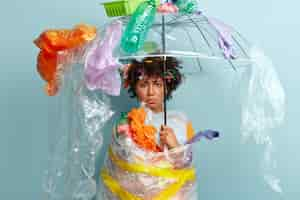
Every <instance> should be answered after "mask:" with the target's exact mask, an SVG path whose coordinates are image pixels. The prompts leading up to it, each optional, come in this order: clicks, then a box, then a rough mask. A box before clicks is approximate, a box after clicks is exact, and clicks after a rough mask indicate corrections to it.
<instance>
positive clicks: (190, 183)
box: [97, 111, 197, 200]
mask: <svg viewBox="0 0 300 200" xmlns="http://www.w3.org/2000/svg"><path fill="white" fill-rule="evenodd" d="M152 115H153V113H151V111H148V112H147V120H146V121H147V124H148V123H149V124H151V125H152V124H160V123H162V122H163V115H162V114H155V116H152ZM149 118H152V119H150V120H149ZM158 118H160V119H158ZM168 121H169V123H168V124H169V126H170V127H172V128H173V129H174V131H175V132H176V135H177V136H178V140H179V141H180V142H181V143H182V142H183V140H184V139H185V138H183V137H181V136H183V135H186V134H188V126H186V127H187V129H186V127H185V124H186V122H185V120H184V117H183V115H182V114H181V113H180V112H170V113H169V114H168ZM187 124H188V123H187ZM176 125H177V126H176ZM181 125H183V126H181ZM158 126H159V125H158ZM117 131H118V130H117V127H115V128H114V129H113V131H112V142H111V144H110V146H109V149H108V152H107V154H106V158H105V161H104V166H103V168H102V170H101V173H100V174H101V175H100V179H101V180H100V184H99V190H98V192H99V193H98V196H97V199H98V200H118V199H121V200H125V199H145V200H167V199H170V200H179V199H180V200H193V199H195V200H196V199H197V183H196V179H197V177H196V169H195V168H194V165H193V162H192V145H191V144H185V145H184V143H183V145H181V146H179V147H176V148H173V149H171V150H166V149H165V150H164V151H159V152H151V151H147V150H145V149H143V148H141V147H140V146H139V145H137V144H136V143H135V142H134V140H132V138H130V137H129V136H128V135H127V134H121V135H120V134H119V133H118V132H117ZM156 135H158V134H156ZM155 140H157V139H155Z"/></svg>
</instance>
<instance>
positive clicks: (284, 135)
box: [0, 0, 300, 200]
mask: <svg viewBox="0 0 300 200" xmlns="http://www.w3.org/2000/svg"><path fill="white" fill-rule="evenodd" d="M201 3H202V7H203V10H204V11H205V13H207V14H208V15H210V16H215V17H218V18H220V19H222V20H223V21H225V22H226V23H228V24H231V25H233V26H235V27H236V28H237V29H238V30H240V32H242V33H243V34H244V35H245V36H246V37H247V38H248V39H249V40H250V41H253V42H255V43H258V44H259V45H260V46H261V47H262V48H263V49H264V50H265V51H266V52H267V54H268V55H269V56H270V57H271V58H272V59H273V62H274V63H275V66H276V70H277V71H278V73H279V76H280V79H281V81H282V83H283V85H284V88H285V90H286V94H287V105H288V106H287V117H286V122H285V124H284V125H283V126H282V127H280V128H278V129H277V130H276V131H274V135H273V139H274V144H275V145H276V148H277V150H278V152H277V154H276V158H277V160H278V170H277V173H278V174H279V176H280V178H281V181H282V185H283V189H284V193H283V195H281V196H278V195H275V194H274V193H272V192H271V191H270V190H268V189H267V188H265V187H264V186H263V184H262V189H261V190H260V189H257V190H253V189H251V184H250V185H249V189H248V190H247V192H245V191H246V190H245V187H246V186H244V188H243V189H239V188H234V189H232V188H231V189H232V190H233V191H234V190H236V193H232V196H231V195H230V193H229V194H228V191H226V189H228V186H227V187H224V189H223V190H222V188H221V189H220V188H218V189H215V188H214V187H220V186H221V184H223V185H224V184H225V185H226V184H227V185H230V181H231V179H228V180H229V182H228V183H226V182H222V183H221V184H220V183H219V184H218V179H217V177H214V179H213V180H214V181H215V183H214V182H213V181H211V183H212V184H215V185H211V188H204V189H203V190H201V191H202V193H203V195H201V196H202V199H208V200H217V199H218V200H219V199H227V198H228V199H229V198H230V199H232V200H241V199H255V200H262V199H288V200H297V199H299V198H300V190H299V186H300V182H299V178H300V173H299V169H300V156H299V152H298V147H299V144H300V142H299V141H300V135H299V128H298V126H299V117H298V115H299V114H300V108H299V105H298V103H297V102H299V99H300V98H299V97H300V96H299V88H300V87H299V81H300V78H299V73H300V68H298V67H300V66H299V56H300V55H299V52H298V50H299V45H300V39H299V35H300V27H299V25H300V22H299V20H298V19H299V18H300V15H299V12H298V7H299V6H300V4H299V3H297V1H285V2H284V1H277V0H266V1H259V0H253V1H238V0H227V1H217V0H215V1H212V0H210V1H208V0H204V1H202V2H201ZM0 10H1V12H0V22H1V23H0V25H1V30H0V53H1V54H0V56H1V59H0V63H1V64H0V67H1V68H0V72H1V73H0V81H1V84H0V89H1V90H0V91H1V93H0V95H1V98H0V113H1V114H0V124H1V136H0V199H8V200H17V199H26V200H27V199H41V198H42V191H41V185H42V173H43V170H44V168H45V167H46V160H47V145H48V142H47V135H46V131H45V130H47V129H48V120H49V116H50V117H51V114H50V115H49V114H48V113H47V112H48V110H49V109H50V110H51V109H52V107H51V106H53V102H51V98H48V97H46V96H45V95H44V94H43V92H42V87H43V84H44V83H43V82H42V81H41V79H40V78H39V76H38V74H37V73H36V67H35V63H36V62H35V59H36V55H37V53H38V50H37V48H36V47H35V46H34V45H33V43H32V40H33V39H34V38H36V37H37V36H38V34H39V33H40V32H41V31H43V30H44V29H45V28H64V27H71V26H72V25H74V24H77V23H79V22H85V23H89V24H94V25H97V26H100V25H101V24H103V23H104V22H105V20H107V18H106V17H105V16H104V13H103V9H102V7H101V6H100V5H99V1H86V0H77V1H71V0H63V1H62V0H60V1H59V0H52V1H37V0H31V1H16V0H10V1H3V2H2V3H1V8H0ZM52 117H53V116H52ZM220 145H222V144H220ZM217 150H218V147H217V146H216V145H213V146H210V147H208V148H207V149H206V150H204V151H207V152H209V153H211V154H213V155H218V156H219V157H218V158H217V159H216V160H217V161H218V160H219V161H220V160H222V156H224V155H222V154H216V152H217ZM214 153H215V154H214ZM217 161H216V164H218V163H219V162H217ZM211 162H213V161H212V160H211ZM208 164H209V165H211V164H212V163H208ZM241 165H243V164H241ZM216 168H217V166H216ZM205 170H206V171H205V172H202V173H203V174H212V176H213V174H214V173H213V172H212V171H209V170H214V169H206V168H205ZM218 172H219V173H217V174H216V175H215V176H222V175H221V172H220V171H218ZM243 173H244V174H248V176H251V174H252V173H253V176H255V174H256V173H255V172H252V171H251V170H249V171H243V172H242V173H240V176H242V174H243ZM249 174H250V175H249ZM203 176H204V178H205V175H203ZM206 178H207V181H209V180H212V178H210V179H209V178H208V177H206ZM248 178H249V177H248ZM222 180H224V177H222ZM234 180H235V179H234ZM239 180H242V178H241V179H239ZM241 184H245V185H247V184H249V183H243V182H241ZM254 184H255V183H254ZM257 188H260V187H257ZM208 191H209V192H208ZM214 191H218V194H215V193H214ZM239 191H242V192H239ZM226 192H227V193H226ZM244 192H245V193H244ZM223 194H224V195H223ZM222 197H224V198H222Z"/></svg>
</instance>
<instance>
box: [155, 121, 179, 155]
mask: <svg viewBox="0 0 300 200" xmlns="http://www.w3.org/2000/svg"><path fill="white" fill-rule="evenodd" d="M159 138H160V143H161V145H162V147H163V146H164V145H167V147H168V148H169V149H172V148H174V147H177V146H179V142H178V141H177V138H176V135H175V133H174V131H173V129H172V128H170V127H168V126H164V125H162V126H161V129H160V132H159Z"/></svg>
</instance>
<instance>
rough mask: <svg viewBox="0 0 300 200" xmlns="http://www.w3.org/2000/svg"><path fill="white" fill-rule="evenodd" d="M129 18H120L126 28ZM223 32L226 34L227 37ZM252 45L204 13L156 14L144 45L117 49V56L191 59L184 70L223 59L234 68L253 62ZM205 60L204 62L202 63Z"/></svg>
mask: <svg viewBox="0 0 300 200" xmlns="http://www.w3.org/2000/svg"><path fill="white" fill-rule="evenodd" d="M129 19H130V18H129V17H122V18H119V19H118V20H120V21H121V22H122V24H123V26H124V27H123V28H124V29H125V27H126V26H127V24H128V21H129ZM224 35H226V36H225V37H224ZM249 49H250V44H249V43H248V42H247V40H246V39H244V38H243V36H242V35H241V34H240V33H238V32H237V31H235V30H234V29H233V28H232V27H230V26H228V25H225V24H223V23H222V22H220V21H218V20H216V19H213V18H208V17H206V16H205V15H203V14H201V13H198V14H191V15H181V14H168V15H162V14H157V15H156V17H155V21H154V23H153V24H152V26H151V28H150V29H149V32H148V34H147V37H146V39H145V43H144V45H143V46H142V47H141V48H140V50H139V51H138V52H136V53H133V54H130V53H126V52H124V51H123V50H122V48H116V49H115V52H114V55H115V56H116V57H117V58H118V59H119V60H120V61H126V60H127V59H132V58H135V59H139V58H144V57H146V56H174V57H177V58H179V59H180V58H181V59H183V58H184V59H185V60H186V62H190V64H189V65H188V67H186V68H185V69H184V70H185V71H186V72H197V71H199V69H200V70H201V69H202V68H203V66H204V65H205V64H204V63H205V62H207V61H208V62H209V61H216V62H222V64H223V67H232V68H234V69H236V68H238V67H241V66H245V65H248V64H250V63H251V59H250V58H249V55H248V52H249ZM202 63H203V64H202Z"/></svg>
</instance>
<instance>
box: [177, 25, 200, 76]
mask: <svg viewBox="0 0 300 200" xmlns="http://www.w3.org/2000/svg"><path fill="white" fill-rule="evenodd" d="M182 29H183V30H184V31H185V32H186V33H187V35H188V38H189V40H190V42H191V44H192V48H193V50H194V51H195V52H196V47H195V45H194V43H193V39H192V37H191V35H190V33H189V32H188V31H187V30H186V28H185V27H183V28H182ZM196 61H197V64H198V66H199V68H200V71H202V69H203V67H202V65H201V63H200V60H199V58H197V59H196Z"/></svg>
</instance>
